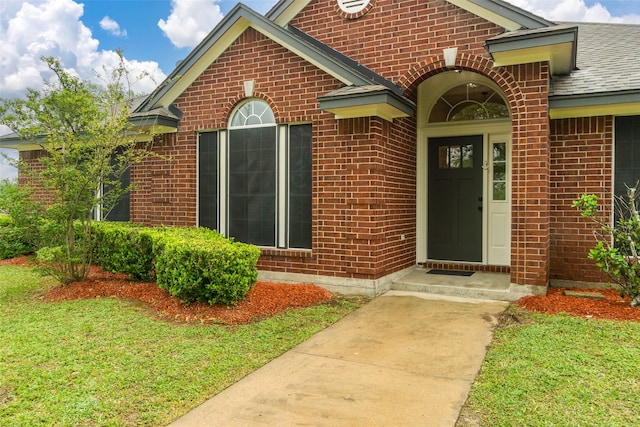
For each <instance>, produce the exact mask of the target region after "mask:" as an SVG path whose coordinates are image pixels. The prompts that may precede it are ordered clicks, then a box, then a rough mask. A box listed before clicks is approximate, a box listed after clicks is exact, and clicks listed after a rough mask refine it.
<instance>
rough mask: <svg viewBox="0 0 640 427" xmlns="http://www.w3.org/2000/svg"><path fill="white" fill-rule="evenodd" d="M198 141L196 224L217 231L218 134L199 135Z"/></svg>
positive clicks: (206, 133) (205, 133)
mask: <svg viewBox="0 0 640 427" xmlns="http://www.w3.org/2000/svg"><path fill="white" fill-rule="evenodd" d="M198 141H199V142H198V223H199V224H200V226H202V227H207V228H211V229H213V230H217V229H218V132H204V133H201V134H200V136H199V140H198Z"/></svg>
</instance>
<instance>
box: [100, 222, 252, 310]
mask: <svg viewBox="0 0 640 427" xmlns="http://www.w3.org/2000/svg"><path fill="white" fill-rule="evenodd" d="M94 239H95V243H94V258H95V262H96V263H97V264H98V265H100V266H101V267H102V268H104V269H105V270H108V271H112V272H118V273H127V274H129V275H130V276H131V277H132V278H137V279H145V280H146V279H151V278H152V277H153V276H154V274H155V278H156V282H157V283H158V286H159V287H160V288H162V289H166V290H167V291H169V293H170V294H171V295H173V296H175V297H177V298H180V299H181V300H182V301H185V302H194V301H202V302H208V303H209V304H216V303H222V304H233V303H235V302H238V301H240V300H242V299H244V298H245V297H246V295H247V292H249V290H250V289H251V288H252V286H253V285H254V284H255V282H256V280H257V278H258V268H257V262H258V258H259V256H260V250H259V249H258V248H257V247H256V246H253V245H248V244H245V243H240V242H234V241H233V240H231V239H227V238H225V237H223V236H222V235H220V234H219V233H218V232H216V231H213V230H209V229H207V228H194V227H178V228H168V227H162V228H151V227H141V226H136V225H132V224H127V223H109V222H100V223H95V224H94Z"/></svg>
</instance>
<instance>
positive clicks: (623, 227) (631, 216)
mask: <svg viewBox="0 0 640 427" xmlns="http://www.w3.org/2000/svg"><path fill="white" fill-rule="evenodd" d="M627 197H628V202H627V201H626V200H625V199H624V198H622V197H616V199H615V201H616V206H615V207H616V210H617V212H616V213H617V215H618V219H617V220H616V221H615V223H614V224H612V223H611V220H610V218H609V217H608V216H607V215H606V214H603V213H602V212H601V210H600V208H599V206H598V197H597V196H596V195H594V194H583V195H582V196H581V197H580V198H579V199H578V200H576V201H574V202H573V206H574V207H576V208H577V209H578V211H580V214H581V215H582V216H583V217H585V218H589V219H591V220H592V221H593V222H595V223H596V224H598V225H599V226H600V230H597V231H595V232H594V235H595V238H596V240H597V244H596V246H595V248H593V249H591V250H590V251H589V259H592V260H594V261H595V262H596V265H597V266H598V267H599V268H600V269H601V270H602V271H603V272H604V273H605V274H606V275H607V276H609V278H610V279H611V280H612V281H613V282H614V283H616V284H617V285H618V286H619V287H620V296H628V297H629V298H631V306H632V307H638V306H640V212H639V211H638V208H637V205H636V203H637V199H638V198H639V197H640V181H638V182H637V183H636V185H635V186H634V187H629V186H627Z"/></svg>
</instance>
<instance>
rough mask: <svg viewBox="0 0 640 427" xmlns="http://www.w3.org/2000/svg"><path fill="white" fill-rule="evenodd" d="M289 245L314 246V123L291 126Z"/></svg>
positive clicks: (295, 246) (299, 246)
mask: <svg viewBox="0 0 640 427" xmlns="http://www.w3.org/2000/svg"><path fill="white" fill-rule="evenodd" d="M289 246H290V247H292V248H307V249H310V248H311V125H296V126H291V127H290V128H289Z"/></svg>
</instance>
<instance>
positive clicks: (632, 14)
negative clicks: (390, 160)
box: [0, 0, 640, 179]
mask: <svg viewBox="0 0 640 427" xmlns="http://www.w3.org/2000/svg"><path fill="white" fill-rule="evenodd" d="M327 1H328V0H327ZM508 1H509V2H510V3H513V4H515V5H516V6H519V7H521V8H523V9H525V10H528V11H530V12H532V13H535V14H537V15H540V16H543V17H544V18H547V19H549V20H551V21H576V22H577V21H591V22H618V23H634V24H640V0H599V1H595V0H508ZM276 2H277V0H245V1H243V3H244V4H245V5H247V6H249V7H251V8H253V9H254V10H256V11H258V12H260V13H263V14H264V13H266V12H267V11H268V10H269V9H270V8H271V7H272V6H273V5H274V4H275V3H276ZM236 3H237V1H235V0H224V1H220V0H0V40H2V43H0V97H4V98H13V97H21V96H22V95H23V94H24V93H25V91H26V89H27V88H33V89H38V88H39V87H40V85H41V84H42V76H43V72H44V70H45V67H43V65H42V63H41V62H40V60H39V58H40V57H41V56H55V57H58V58H60V59H61V61H62V63H63V65H64V66H65V67H67V68H68V69H69V70H72V71H73V72H75V73H77V74H78V75H79V76H80V77H82V78H85V79H93V78H94V71H95V70H96V69H100V68H101V67H102V66H103V65H107V66H108V65H110V64H115V63H116V61H117V56H116V55H115V51H116V49H121V50H122V51H123V53H124V56H125V59H126V60H127V66H128V68H129V70H131V71H133V73H134V74H136V72H140V71H143V70H144V71H145V72H147V73H148V74H149V76H150V77H149V78H146V79H143V80H141V81H140V82H138V83H137V85H136V86H135V87H134V90H136V91H137V92H141V93H148V92H150V91H151V90H153V88H154V87H155V86H156V85H157V84H158V83H160V82H161V81H162V80H163V79H164V78H165V77H166V76H167V75H168V74H169V73H171V71H172V70H173V68H174V67H175V64H176V62H178V61H179V60H181V59H183V58H184V57H185V56H187V54H188V53H189V52H190V51H191V49H192V48H193V47H195V46H196V45H197V43H198V42H199V41H200V40H202V38H204V37H205V36H206V34H208V32H209V31H210V30H211V29H212V28H213V27H214V26H215V25H216V24H217V23H218V22H220V20H221V19H222V18H223V16H224V15H225V14H226V13H227V12H228V11H229V10H231V9H232V8H233V7H234V6H235V4H236ZM8 131H9V130H8V129H7V128H6V127H2V126H1V125H0V134H4V133H7V132H8ZM12 155H15V153H12ZM15 175H16V172H15V169H14V168H12V167H10V166H9V165H8V164H7V162H6V161H5V160H4V159H3V158H1V157H0V179H3V178H7V177H13V176H15Z"/></svg>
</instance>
